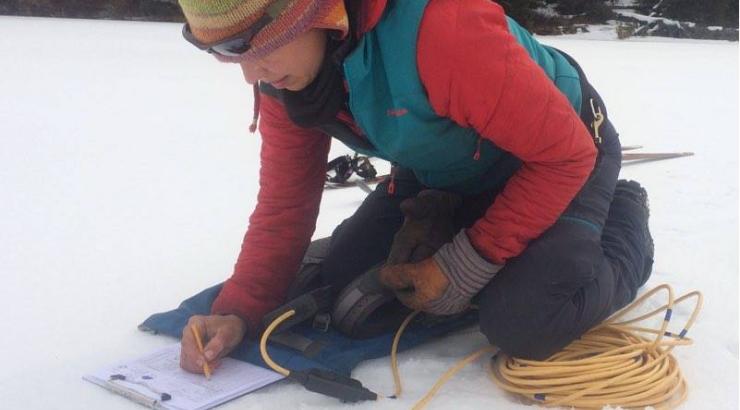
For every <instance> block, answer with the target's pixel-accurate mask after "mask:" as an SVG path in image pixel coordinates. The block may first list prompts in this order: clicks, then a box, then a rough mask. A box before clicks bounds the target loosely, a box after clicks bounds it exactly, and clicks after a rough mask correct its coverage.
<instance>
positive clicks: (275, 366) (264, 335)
mask: <svg viewBox="0 0 740 410" xmlns="http://www.w3.org/2000/svg"><path fill="white" fill-rule="evenodd" d="M293 315H295V310H293V309H291V310H289V311H287V312H285V313H283V314H282V315H280V316H278V317H277V318H276V319H275V320H273V321H272V323H270V325H269V326H267V329H265V332H264V333H262V338H261V339H260V354H261V355H262V360H264V361H265V363H267V365H268V366H270V368H271V369H272V370H275V371H276V372H278V373H280V374H282V375H283V376H285V377H288V376H290V370H288V369H286V368H284V367H282V366H280V365H279V364H277V363H275V362H274V361H273V360H272V358H270V355H269V354H267V339H269V338H270V334H272V332H273V331H274V330H275V328H276V327H278V326H280V324H281V323H283V322H284V321H286V320H288V318H289V317H291V316H293Z"/></svg>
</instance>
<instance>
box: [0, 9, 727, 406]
mask: <svg viewBox="0 0 740 410" xmlns="http://www.w3.org/2000/svg"><path fill="white" fill-rule="evenodd" d="M543 41H545V42H546V43H548V44H552V45H555V46H557V47H559V48H561V49H563V50H566V51H567V52H569V53H570V54H571V55H573V56H575V57H576V58H577V59H578V60H579V61H580V62H581V63H582V65H583V67H584V68H585V69H586V71H587V73H588V75H589V77H590V79H591V80H592V82H593V83H594V84H595V85H596V86H597V88H598V89H599V90H600V92H601V93H602V95H603V96H604V98H605V100H606V102H607V105H608V107H609V112H610V115H611V117H612V119H613V121H614V123H615V124H616V126H617V127H618V129H619V130H620V132H621V135H622V140H623V143H624V144H642V145H644V146H645V150H646V151H671V150H673V151H694V152H696V154H697V155H696V156H695V157H692V158H687V159H677V160H672V161H667V162H658V163H650V164H643V165H635V166H629V167H626V168H625V169H624V170H623V173H622V176H623V177H625V178H635V179H638V180H640V181H641V182H642V183H643V184H644V185H645V186H646V187H647V188H648V190H649V192H650V200H651V207H652V221H651V225H652V229H653V234H654V236H655V242H656V253H657V255H656V263H655V272H654V273H653V276H652V279H651V280H650V282H649V285H650V286H651V287H652V286H654V285H657V284H660V283H670V284H671V285H673V286H674V288H675V289H676V291H677V292H680V293H684V292H687V291H690V290H693V289H699V290H701V291H702V292H704V295H705V297H706V303H705V308H704V311H703V313H702V314H701V316H700V318H699V321H698V323H697V324H696V325H695V327H694V328H693V329H692V331H691V332H690V334H689V336H690V337H693V338H694V340H695V342H696V343H695V345H694V346H690V347H684V348H679V349H677V350H676V355H677V357H678V358H679V361H680V365H681V367H682V369H683V371H684V372H685V374H686V377H687V379H688V383H689V386H690V396H689V401H688V402H687V404H686V405H685V408H692V409H700V408H701V409H705V408H718V409H734V408H737V407H738V302H737V297H738V218H737V216H738V213H737V208H738V189H737V188H738V48H737V47H738V46H737V43H725V42H702V41H691V42H682V41H675V40H671V41H664V42H655V41H652V39H646V40H640V41H624V42H616V41H584V40H579V39H578V37H577V36H576V37H572V36H570V37H567V38H545V39H543ZM251 98H252V97H251V90H250V89H249V88H247V87H245V86H244V83H243V80H242V77H241V73H240V70H239V69H238V68H237V67H235V66H230V65H222V64H218V63H216V62H215V61H214V60H212V59H211V58H210V57H209V56H207V55H205V54H204V53H200V52H197V51H196V50H195V49H194V48H193V47H192V46H190V45H188V44H187V43H186V42H185V41H183V40H182V39H181V38H180V26H179V25H174V24H152V23H124V22H99V21H82V20H78V21H73V20H49V19H29V18H9V17H0V198H1V199H2V200H1V201H0V232H1V235H0V249H2V251H0V278H2V284H0V311H2V312H4V314H3V316H2V319H0V329H2V330H3V332H2V335H0V357H2V361H0V363H2V366H0V403H1V404H0V406H1V407H2V408H5V409H88V408H101V409H103V408H104V409H136V408H138V407H137V405H135V404H133V403H132V402H129V401H127V400H125V399H122V398H120V397H117V396H114V395H112V394H109V393H108V392H106V391H104V390H103V389H101V388H99V387H96V386H93V385H91V384H89V383H86V382H84V381H82V379H81V378H80V376H81V375H82V374H83V373H86V372H89V371H91V370H94V369H97V368H99V367H101V366H105V365H108V364H111V363H113V362H117V361H119V360H121V359H126V358H131V357H136V356H139V355H141V354H144V353H147V352H150V351H152V350H154V349H156V348H158V347H162V346H165V345H167V344H170V343H171V342H172V340H171V339H167V338H165V337H156V336H152V335H149V334H144V333H141V332H139V331H137V329H136V325H137V324H138V323H139V322H140V321H142V320H143V319H144V318H146V317H147V316H148V315H149V314H150V313H153V312H157V311H162V310H167V309H170V308H172V307H174V306H176V305H177V304H178V303H179V302H180V300H181V299H183V298H185V297H187V296H189V295H191V294H193V293H195V292H197V291H199V290H201V289H202V288H205V287H207V286H210V285H212V284H214V283H216V282H219V281H221V280H223V279H224V278H226V277H227V276H228V275H229V274H230V272H231V268H232V264H233V262H234V260H235V257H236V254H237V251H238V249H239V246H240V243H241V239H242V235H243V233H244V229H245V227H246V220H247V217H248V215H249V214H250V212H251V209H252V208H253V206H254V204H255V194H256V189H257V181H256V176H257V170H258V165H259V164H258V157H257V152H258V148H259V137H258V136H257V135H250V134H248V132H247V127H248V125H249V120H250V118H251V108H252V101H251ZM334 150H335V153H340V152H343V151H344V150H343V149H342V148H341V147H335V148H334ZM363 197H364V193H363V192H362V191H360V190H359V189H348V190H338V191H331V192H327V193H326V195H325V197H324V200H323V204H322V210H321V215H320V217H319V221H318V229H317V232H316V236H317V237H319V236H325V235H328V234H329V233H330V231H331V230H332V228H333V227H334V226H335V225H336V224H337V223H338V222H339V221H341V220H342V219H343V218H345V217H347V216H349V215H350V214H351V213H352V211H353V209H354V208H355V207H357V206H358V205H359V204H360V202H361V201H362V198H363ZM687 311H688V309H684V308H680V309H677V311H676V312H675V314H674V320H673V321H674V322H679V321H680V319H681V318H684V319H685V318H686V315H687V314H688V313H687ZM483 344H484V339H483V338H482V337H481V336H479V335H477V334H475V332H472V333H470V332H469V333H467V334H459V335H455V336H451V337H449V338H446V339H444V340H439V341H436V342H434V343H431V344H429V345H427V346H424V347H422V348H419V349H417V350H414V351H412V352H408V353H405V354H403V355H401V361H400V363H401V371H402V375H403V377H404V381H405V394H404V396H403V397H402V398H401V399H400V400H395V401H384V402H383V403H382V404H379V403H378V404H376V403H365V404H362V405H358V406H356V407H355V408H358V409H376V408H381V407H382V408H394V409H405V408H409V407H410V406H411V404H413V403H414V402H415V401H416V400H417V399H418V398H420V397H421V396H422V395H423V393H424V392H425V391H426V390H427V389H428V388H429V387H430V386H431V384H432V383H433V382H434V380H436V378H437V377H438V375H440V374H441V373H442V372H443V371H444V370H445V369H446V368H447V367H448V366H450V365H452V364H453V363H454V362H456V361H457V359H459V358H461V357H462V356H464V355H466V354H467V353H468V352H471V351H473V350H474V349H476V348H478V347H480V346H481V345H483ZM355 376H356V377H357V378H359V379H360V380H363V381H365V382H366V384H367V385H369V387H371V388H372V389H374V390H376V391H381V392H391V391H392V380H391V378H390V372H389V366H388V361H387V360H386V359H381V360H376V361H373V362H369V363H365V364H363V365H361V366H360V367H359V368H358V369H357V371H356V372H355ZM453 406H454V408H456V409H461V410H462V409H476V408H519V407H522V405H521V404H520V403H519V402H518V401H517V399H516V398H513V397H510V396H507V395H505V394H503V393H502V392H501V391H500V390H498V389H497V388H496V387H494V386H493V385H492V383H491V382H490V381H489V380H488V378H487V376H486V373H485V369H484V363H483V362H479V363H476V364H474V365H470V366H468V367H467V368H466V369H465V370H464V371H462V372H461V373H460V374H459V375H458V376H457V377H455V378H454V379H453V380H452V381H451V382H450V383H449V384H448V385H446V386H445V387H444V388H443V389H442V391H441V392H440V394H439V395H438V396H437V397H436V398H435V399H434V400H433V401H432V404H431V408H434V409H446V408H452V407H453ZM342 407H343V405H341V404H340V403H338V402H336V401H334V400H332V399H329V398H325V397H322V396H319V395H315V394H312V393H307V392H305V391H303V390H302V389H301V388H299V387H298V386H295V385H289V384H285V383H280V384H278V385H275V386H271V387H269V388H266V389H264V390H262V391H259V392H256V393H254V394H251V395H248V396H245V397H243V398H241V399H238V400H236V401H234V402H232V403H229V404H227V405H225V406H224V407H223V408H224V409H247V408H248V409H273V408H282V409H293V408H300V409H325V408H342Z"/></svg>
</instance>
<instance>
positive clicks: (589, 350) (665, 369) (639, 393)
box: [391, 285, 703, 410]
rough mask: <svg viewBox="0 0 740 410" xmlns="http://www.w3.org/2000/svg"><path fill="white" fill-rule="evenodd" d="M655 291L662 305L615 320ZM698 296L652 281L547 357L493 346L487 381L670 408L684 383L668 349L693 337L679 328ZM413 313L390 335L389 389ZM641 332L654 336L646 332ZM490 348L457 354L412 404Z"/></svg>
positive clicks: (562, 402) (574, 403)
mask: <svg viewBox="0 0 740 410" xmlns="http://www.w3.org/2000/svg"><path fill="white" fill-rule="evenodd" d="M660 291H665V293H666V295H667V299H668V301H667V303H666V304H665V305H663V306H661V307H659V308H657V309H655V310H653V311H651V312H649V313H647V314H643V315H641V316H638V317H635V318H632V319H629V320H623V321H620V319H622V318H623V317H624V316H626V315H627V314H628V313H630V312H632V311H633V310H635V309H636V308H637V307H639V306H641V305H642V304H643V303H645V301H646V300H648V299H649V298H651V297H652V296H653V295H655V294H656V293H658V292H660ZM689 298H695V299H696V304H695V306H694V310H693V311H692V313H691V315H690V316H689V319H688V320H687V322H686V324H685V325H684V327H683V329H682V330H681V332H680V333H679V334H675V333H673V332H668V331H667V328H668V324H669V322H670V318H671V315H672V311H673V307H674V306H675V305H676V304H678V303H681V302H683V301H685V300H686V299H689ZM702 304H703V297H702V295H701V293H699V292H696V291H695V292H691V293H688V294H686V295H683V296H681V297H680V298H678V299H675V300H674V297H673V290H672V289H671V288H670V286H668V285H660V286H658V287H656V288H654V289H652V290H650V291H649V292H647V293H645V294H644V295H642V296H641V297H640V298H638V299H637V300H635V301H634V302H633V303H631V304H630V305H629V306H627V307H626V308H624V309H622V310H621V311H619V312H617V313H615V314H614V315H613V316H612V317H610V318H609V319H608V320H606V321H605V322H603V323H602V324H600V325H598V326H596V327H594V328H593V329H591V330H590V331H588V332H587V333H585V334H584V335H582V336H581V337H580V338H579V339H578V340H575V341H573V342H572V343H571V344H570V345H568V346H566V347H565V348H564V349H563V350H562V351H560V352H558V353H556V354H554V355H552V356H551V357H549V358H548V359H545V360H542V361H538V360H524V359H517V358H513V357H508V356H506V355H505V354H503V353H499V354H498V355H496V356H494V357H493V358H492V360H491V363H490V366H489V369H488V372H489V375H490V377H491V379H492V380H493V382H494V383H496V385H498V386H499V387H501V388H502V389H504V390H506V391H508V392H511V393H515V394H519V395H521V396H524V397H525V398H527V399H529V400H531V401H532V402H533V403H535V404H539V405H544V406H547V407H552V406H566V407H574V408H602V407H604V406H606V405H611V406H621V407H623V408H635V407H645V406H652V407H654V408H657V409H670V408H674V407H676V406H678V405H679V404H681V403H682V402H683V401H684V400H685V399H686V397H687V394H688V387H687V384H686V380H685V379H684V377H683V374H682V373H681V370H680V368H679V367H678V362H677V361H676V359H675V358H674V357H673V355H672V354H671V351H672V350H673V348H674V347H675V346H685V345H689V344H692V343H693V342H692V340H691V339H688V338H686V337H685V334H686V332H688V330H689V329H690V328H691V327H692V326H693V324H694V322H695V321H696V318H697V316H698V314H699V311H700V310H701V307H702ZM668 310H670V312H671V313H666V316H665V317H664V320H663V321H662V322H661V325H660V328H659V329H651V328H643V327H638V326H633V324H635V323H638V322H641V321H644V320H646V319H648V318H651V317H653V316H655V315H657V314H659V313H662V312H665V311H668ZM418 313H419V312H413V313H412V314H410V315H409V316H408V317H407V318H406V320H404V322H403V323H402V324H401V326H400V327H399V329H398V331H397V332H396V335H395V338H394V340H393V346H392V348H391V368H392V372H393V378H394V382H395V385H396V397H399V396H400V395H401V391H402V389H401V379H400V376H399V370H398V363H397V359H396V353H397V349H398V341H399V340H400V338H401V334H402V333H403V331H404V330H405V329H406V327H407V326H408V324H409V323H410V322H411V320H412V319H413V318H414V317H415V316H416V315H417V314H418ZM644 334H649V335H653V336H654V337H653V338H652V339H651V338H648V337H646V336H644ZM495 350H497V349H496V348H495V347H493V346H488V347H484V348H482V349H480V350H478V351H476V352H475V353H473V354H471V355H469V356H467V357H466V358H464V359H462V360H460V361H459V362H458V363H457V364H456V365H455V366H453V367H452V368H450V369H449V370H447V371H446V372H445V373H444V374H443V375H442V376H441V377H440V378H439V379H438V380H437V382H436V383H435V384H434V386H433V387H432V388H431V389H430V390H429V392H428V393H427V394H426V395H425V396H424V397H423V398H422V399H421V400H419V401H418V402H417V403H416V405H414V407H413V409H414V410H420V409H422V408H424V407H425V406H426V405H427V404H428V403H429V401H430V400H431V399H432V398H433V396H434V395H435V394H436V393H437V392H438V391H439V389H440V388H441V387H442V385H443V384H444V383H446V382H447V381H448V380H449V379H450V378H452V377H453V376H454V375H455V373H457V372H458V371H459V370H460V369H462V368H463V367H465V366H466V365H467V364H469V363H471V362H473V361H475V360H477V359H478V358H479V357H480V356H482V355H484V354H486V353H490V352H492V351H495Z"/></svg>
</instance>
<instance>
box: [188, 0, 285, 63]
mask: <svg viewBox="0 0 740 410" xmlns="http://www.w3.org/2000/svg"><path fill="white" fill-rule="evenodd" d="M291 2H292V0H277V1H276V2H274V3H272V4H271V5H270V6H269V7H268V8H267V10H265V14H263V15H262V17H260V18H259V20H257V21H256V22H255V23H254V24H252V25H251V26H250V27H249V29H247V30H246V31H243V32H241V33H237V34H235V35H233V36H231V37H229V38H227V39H224V40H221V41H218V42H216V43H211V44H206V43H201V42H200V41H198V39H197V38H195V36H194V35H193V32H192V31H190V25H189V24H188V23H185V25H184V26H183V27H182V36H183V37H184V38H185V40H187V41H188V42H189V43H190V44H192V45H194V46H196V47H198V48H199V49H201V50H205V51H207V52H209V53H211V54H218V55H221V56H225V57H237V56H240V55H242V54H244V53H246V52H247V51H249V49H250V48H252V39H253V38H254V36H256V35H257V33H259V32H260V30H262V29H263V28H265V26H267V25H268V24H270V23H272V22H273V21H274V20H275V19H276V18H277V17H278V16H279V15H280V13H282V12H283V10H285V9H286V8H287V7H288V4H290V3H291Z"/></svg>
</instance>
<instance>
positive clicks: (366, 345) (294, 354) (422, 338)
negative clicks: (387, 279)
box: [139, 284, 478, 376]
mask: <svg viewBox="0 0 740 410" xmlns="http://www.w3.org/2000/svg"><path fill="white" fill-rule="evenodd" d="M221 286H222V284H219V285H216V286H213V287H210V288H208V289H206V290H204V291H202V292H200V293H198V294H197V295H195V296H192V297H190V298H188V299H186V300H185V301H183V302H182V303H181V304H180V306H179V307H178V308H177V309H175V310H170V311H169V312H163V313H156V314H154V315H152V316H150V317H149V318H148V319H146V320H145V321H144V323H142V324H141V325H139V329H141V330H144V331H148V332H152V333H155V334H158V333H161V334H165V335H168V336H173V337H176V338H178V339H179V338H180V337H181V336H182V330H183V328H184V327H185V325H186V324H187V322H188V319H189V318H190V316H192V315H207V314H209V313H210V311H211V304H212V303H213V301H214V299H216V296H218V293H219V292H220V291H221ZM477 321H478V314H477V312H474V311H471V312H468V313H467V314H465V315H463V316H460V317H457V318H455V320H448V321H444V322H436V323H434V324H429V323H426V322H425V321H423V320H415V321H414V322H412V323H411V325H409V327H408V328H406V331H404V333H403V336H401V341H400V343H399V345H398V350H399V351H402V350H406V349H410V348H412V347H414V346H418V345H420V344H422V343H424V342H426V341H429V340H432V339H434V338H437V337H440V336H443V335H445V334H447V333H450V332H452V331H454V330H458V329H461V328H465V327H468V326H470V325H473V324H474V323H476V322H477ZM291 330H292V331H293V332H294V333H297V334H299V335H301V336H304V337H306V338H308V339H311V340H312V341H315V342H318V343H319V345H320V346H321V348H320V350H318V352H315V354H312V355H311V357H307V356H305V355H304V354H303V353H301V352H300V351H298V350H294V349H291V348H288V347H285V346H282V345H279V344H276V343H270V345H269V346H268V351H269V353H270V357H272V359H273V360H275V362H277V363H278V364H280V365H281V366H283V367H286V368H288V369H291V370H304V369H310V368H320V369H326V370H334V371H336V372H338V373H340V374H343V375H345V376H349V375H350V373H351V372H352V369H354V368H355V366H357V365H358V364H359V363H360V362H362V361H364V360H369V359H375V358H378V357H384V356H387V355H389V354H390V351H391V344H392V343H393V337H394V335H395V331H393V332H390V333H388V334H384V335H381V336H377V337H374V338H370V339H351V338H349V337H347V336H344V335H342V334H341V333H339V332H338V331H336V330H334V329H331V328H330V329H329V330H328V331H326V332H323V331H321V330H317V329H314V328H312V327H311V326H310V325H309V324H299V325H297V326H295V327H293V328H292V329H291ZM230 356H231V357H233V358H235V359H239V360H243V361H246V362H249V363H253V364H256V365H258V366H262V367H264V368H269V367H268V366H267V364H265V362H264V361H262V357H261V356H260V352H259V342H257V341H254V340H247V341H245V342H244V343H242V344H241V345H240V346H239V347H238V348H237V349H235V350H234V351H233V352H232V353H231V355H230Z"/></svg>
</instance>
